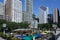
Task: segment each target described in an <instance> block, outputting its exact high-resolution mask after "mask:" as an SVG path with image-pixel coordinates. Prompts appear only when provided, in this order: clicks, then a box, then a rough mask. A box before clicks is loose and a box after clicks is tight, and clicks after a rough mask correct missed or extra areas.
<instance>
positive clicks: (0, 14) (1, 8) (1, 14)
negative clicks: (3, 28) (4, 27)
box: [0, 2, 5, 19]
mask: <svg viewBox="0 0 60 40" xmlns="http://www.w3.org/2000/svg"><path fill="white" fill-rule="evenodd" d="M4 9H5V7H4V4H3V3H1V2H0V19H4V18H5V14H4V13H5V12H4Z"/></svg>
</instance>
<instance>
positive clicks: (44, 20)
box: [39, 6, 48, 24]
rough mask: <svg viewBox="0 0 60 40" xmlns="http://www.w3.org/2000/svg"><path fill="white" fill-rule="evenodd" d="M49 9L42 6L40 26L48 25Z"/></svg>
mask: <svg viewBox="0 0 60 40" xmlns="http://www.w3.org/2000/svg"><path fill="white" fill-rule="evenodd" d="M47 18H48V7H44V6H41V7H40V8H39V24H44V23H48V20H47Z"/></svg>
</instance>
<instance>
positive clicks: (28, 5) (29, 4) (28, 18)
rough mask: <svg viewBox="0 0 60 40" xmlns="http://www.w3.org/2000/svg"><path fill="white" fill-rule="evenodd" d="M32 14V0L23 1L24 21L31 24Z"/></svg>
mask: <svg viewBox="0 0 60 40" xmlns="http://www.w3.org/2000/svg"><path fill="white" fill-rule="evenodd" d="M32 14H33V0H25V13H24V17H25V18H24V21H27V22H28V23H31V22H32Z"/></svg>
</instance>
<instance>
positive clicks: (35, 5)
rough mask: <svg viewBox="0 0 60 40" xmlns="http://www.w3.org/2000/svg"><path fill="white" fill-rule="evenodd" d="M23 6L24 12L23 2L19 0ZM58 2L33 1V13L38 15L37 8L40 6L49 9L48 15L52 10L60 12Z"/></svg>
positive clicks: (56, 0)
mask: <svg viewBox="0 0 60 40" xmlns="http://www.w3.org/2000/svg"><path fill="white" fill-rule="evenodd" d="M0 1H1V2H3V0H0ZM21 1H22V4H23V6H22V7H23V11H24V0H21ZM59 2H60V0H33V13H34V14H35V15H38V14H39V7H40V6H41V5H43V6H45V7H48V8H49V13H52V11H53V9H54V8H58V9H59V10H60V5H59Z"/></svg>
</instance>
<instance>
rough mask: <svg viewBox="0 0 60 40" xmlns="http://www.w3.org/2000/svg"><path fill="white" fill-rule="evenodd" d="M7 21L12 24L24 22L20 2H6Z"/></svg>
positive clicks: (17, 0) (9, 0)
mask: <svg viewBox="0 0 60 40" xmlns="http://www.w3.org/2000/svg"><path fill="white" fill-rule="evenodd" d="M6 19H7V20H8V21H11V22H17V23H20V22H22V2H21V1H20V0H7V1H6Z"/></svg>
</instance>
